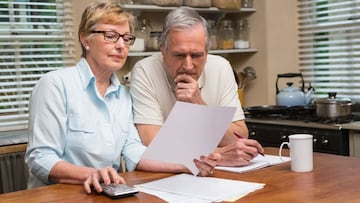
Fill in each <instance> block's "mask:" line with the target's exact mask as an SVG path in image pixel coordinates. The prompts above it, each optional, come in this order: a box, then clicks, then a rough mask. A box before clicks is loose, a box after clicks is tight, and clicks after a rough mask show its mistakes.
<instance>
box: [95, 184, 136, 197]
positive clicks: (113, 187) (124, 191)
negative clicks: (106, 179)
mask: <svg viewBox="0 0 360 203" xmlns="http://www.w3.org/2000/svg"><path fill="white" fill-rule="evenodd" d="M101 187H102V188H103V192H104V193H105V194H106V195H107V196H109V197H111V198H114V199H118V198H122V197H129V196H132V195H134V194H136V193H138V192H139V190H138V189H136V188H135V187H131V186H128V185H125V184H115V183H111V184H110V185H105V184H103V183H102V184H101Z"/></svg>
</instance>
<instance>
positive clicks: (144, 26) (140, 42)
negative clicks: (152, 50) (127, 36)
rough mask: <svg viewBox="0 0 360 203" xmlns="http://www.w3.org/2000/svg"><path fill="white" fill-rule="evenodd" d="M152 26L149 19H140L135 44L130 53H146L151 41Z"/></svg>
mask: <svg viewBox="0 0 360 203" xmlns="http://www.w3.org/2000/svg"><path fill="white" fill-rule="evenodd" d="M150 31H151V25H150V22H149V20H148V19H140V20H139V21H138V23H137V25H136V27H135V33H134V35H135V36H136V40H135V43H134V44H133V45H132V46H130V51H145V46H146V43H147V41H148V40H149V35H150Z"/></svg>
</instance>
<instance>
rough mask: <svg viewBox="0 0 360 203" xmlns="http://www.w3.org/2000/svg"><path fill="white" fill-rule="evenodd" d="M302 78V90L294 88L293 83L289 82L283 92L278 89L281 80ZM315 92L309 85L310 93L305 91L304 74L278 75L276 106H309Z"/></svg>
mask: <svg viewBox="0 0 360 203" xmlns="http://www.w3.org/2000/svg"><path fill="white" fill-rule="evenodd" d="M292 77H300V78H301V82H302V86H301V89H299V88H297V87H294V86H293V83H292V82H287V83H286V85H287V87H285V88H284V89H282V90H281V91H280V90H279V88H278V81H279V78H292ZM313 92H314V88H313V87H312V86H311V83H310V84H309V88H308V91H307V92H306V93H305V91H304V78H303V76H302V73H285V74H278V75H277V79H276V105H279V106H303V105H308V104H309V103H310V100H311V96H312V94H313Z"/></svg>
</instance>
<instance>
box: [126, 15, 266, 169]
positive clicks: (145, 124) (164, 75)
mask: <svg viewBox="0 0 360 203" xmlns="http://www.w3.org/2000/svg"><path fill="white" fill-rule="evenodd" d="M209 47H210V39H209V30H208V26H207V22H206V20H205V19H204V18H202V17H201V16H200V15H199V14H198V13H197V12H196V11H194V10H191V9H189V8H178V9H175V10H173V11H172V12H170V13H169V14H168V16H167V17H166V19H165V22H164V25H163V33H162V39H161V44H160V50H161V54H155V55H153V56H150V57H147V58H145V59H142V60H140V61H138V62H137V63H136V64H135V66H134V67H133V70H132V78H131V87H130V92H131V95H132V98H133V109H134V123H135V124H136V127H137V129H138V131H139V134H140V137H141V139H142V142H143V143H144V144H145V145H149V144H150V142H151V140H152V139H153V138H154V136H155V135H156V134H157V132H158V131H159V129H160V127H161V126H162V125H163V123H164V122H165V120H166V118H167V116H168V115H169V113H170V111H171V109H172V107H173V105H174V104H175V102H176V101H184V102H189V103H194V104H201V105H213V106H214V105H217V106H235V107H236V108H237V110H236V112H235V115H234V117H233V122H232V123H231V125H230V126H229V128H228V130H227V131H226V133H225V134H224V136H223V138H222V140H221V142H220V144H219V147H218V148H217V149H216V151H217V152H219V153H221V155H222V157H221V160H218V161H217V164H218V165H225V166H239V165H247V164H248V163H249V161H250V160H251V159H253V158H254V157H255V156H257V154H258V153H259V152H260V153H262V152H263V148H262V147H261V145H260V144H259V143H258V142H257V141H256V140H250V139H247V137H248V129H247V127H246V124H245V122H244V119H245V117H244V112H243V110H242V108H241V104H240V101H239V99H238V96H237V85H236V82H235V79H234V75H233V70H232V68H231V65H230V64H229V62H228V61H227V60H225V59H224V58H222V57H220V56H215V55H208V50H209ZM236 135H237V136H236ZM204 144H206V140H204Z"/></svg>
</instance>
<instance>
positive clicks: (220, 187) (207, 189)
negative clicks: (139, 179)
mask: <svg viewBox="0 0 360 203" xmlns="http://www.w3.org/2000/svg"><path fill="white" fill-rule="evenodd" d="M135 186H136V188H138V189H139V190H140V191H141V192H145V193H149V194H152V195H155V196H157V197H160V198H161V199H163V200H165V201H167V202H221V201H226V200H229V199H232V198H234V197H237V198H239V197H243V196H245V195H247V194H249V193H250V192H253V191H255V190H258V189H261V188H263V187H264V186H265V184H263V183H254V182H245V181H237V180H228V179H222V178H214V177H199V176H193V175H189V174H179V175H174V176H170V177H167V178H163V179H160V180H156V181H152V182H148V183H143V184H139V185H135Z"/></svg>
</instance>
